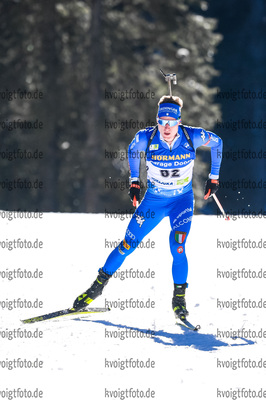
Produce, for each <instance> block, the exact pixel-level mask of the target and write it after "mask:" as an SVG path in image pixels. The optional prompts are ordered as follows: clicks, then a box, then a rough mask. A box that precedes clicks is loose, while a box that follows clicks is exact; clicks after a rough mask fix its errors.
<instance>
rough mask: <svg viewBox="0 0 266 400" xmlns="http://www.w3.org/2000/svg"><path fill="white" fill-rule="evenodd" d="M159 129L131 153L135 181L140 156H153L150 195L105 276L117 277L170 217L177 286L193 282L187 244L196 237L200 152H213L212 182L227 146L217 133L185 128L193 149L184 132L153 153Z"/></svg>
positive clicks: (140, 138)
mask: <svg viewBox="0 0 266 400" xmlns="http://www.w3.org/2000/svg"><path fill="white" fill-rule="evenodd" d="M154 129H156V128H154V127H149V128H146V129H143V130H141V131H139V132H137V134H136V135H135V137H134V139H133V140H132V142H131V144H130V145H129V149H128V158H129V166H130V171H131V180H132V181H134V180H138V179H139V168H140V152H141V151H144V152H145V151H147V156H146V168H147V182H148V184H147V187H148V188H147V191H146V194H145V196H144V198H143V200H142V202H141V204H140V205H139V207H138V208H137V209H136V211H135V213H134V215H133V216H132V218H131V221H130V222H129V225H128V227H127V230H126V234H125V238H124V240H123V241H121V243H120V244H119V246H118V247H116V248H115V249H114V250H113V251H112V252H111V253H110V255H109V257H108V258H107V260H106V263H105V265H104V267H103V271H104V272H106V273H107V274H109V275H112V274H113V273H114V272H115V271H116V270H117V269H118V268H119V267H120V266H121V265H122V263H123V262H124V260H125V258H126V257H127V256H128V255H129V254H131V253H132V252H133V251H134V250H135V249H136V247H137V246H138V245H139V244H140V242H141V241H142V240H143V238H144V237H145V236H146V235H147V234H148V233H149V232H150V231H151V230H152V229H153V228H155V226H156V225H158V224H159V222H160V221H161V220H162V219H163V218H164V217H167V216H168V217H169V219H170V225H171V232H170V238H169V241H170V249H171V253H172V256H173V264H172V275H173V280H174V283H176V284H183V283H186V281H187V275H188V263H187V257H186V252H185V244H186V240H187V237H188V234H189V231H190V226H191V220H192V216H193V208H194V196H193V191H192V172H193V165H194V159H195V157H196V149H197V148H198V147H200V146H207V147H211V173H210V175H209V176H210V178H213V179H218V178H219V170H220V164H221V154H222V140H221V138H220V137H219V136H217V135H216V134H214V133H213V132H209V131H206V130H204V129H202V128H194V127H190V126H185V129H186V131H187V133H188V134H189V137H190V139H191V141H192V144H193V147H192V146H191V145H190V144H189V141H188V139H187V138H186V136H185V134H184V132H183V130H182V128H181V126H179V127H178V133H177V136H176V138H175V139H174V141H173V142H172V143H171V145H169V144H168V143H167V142H165V141H164V140H163V138H162V137H161V135H160V132H159V130H157V131H156V134H155V136H154V138H153V140H152V142H151V143H150V145H149V148H148V149H147V146H148V144H149V139H150V137H151V134H152V132H153V131H154Z"/></svg>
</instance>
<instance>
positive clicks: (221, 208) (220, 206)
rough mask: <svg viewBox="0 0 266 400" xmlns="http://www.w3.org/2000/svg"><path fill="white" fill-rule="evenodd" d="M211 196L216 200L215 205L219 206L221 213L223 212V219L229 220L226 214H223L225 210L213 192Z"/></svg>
mask: <svg viewBox="0 0 266 400" xmlns="http://www.w3.org/2000/svg"><path fill="white" fill-rule="evenodd" d="M212 197H213V198H214V200H215V201H216V204H217V206H218V207H219V208H220V210H221V213H222V214H223V216H224V218H225V220H226V221H229V220H230V218H229V216H227V215H226V214H225V212H224V209H223V207H222V205H221V203H220V202H219V200H218V199H217V196H216V194H215V193H214V194H213V195H212Z"/></svg>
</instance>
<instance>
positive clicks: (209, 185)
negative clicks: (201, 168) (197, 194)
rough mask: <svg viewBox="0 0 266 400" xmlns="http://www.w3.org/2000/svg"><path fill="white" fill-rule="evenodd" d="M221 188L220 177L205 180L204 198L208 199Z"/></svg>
mask: <svg viewBox="0 0 266 400" xmlns="http://www.w3.org/2000/svg"><path fill="white" fill-rule="evenodd" d="M218 189H219V180H218V179H208V180H207V181H206V182H205V193H204V194H205V196H204V199H205V200H207V199H208V198H209V197H211V196H212V195H213V194H214V193H216V192H217V190H218Z"/></svg>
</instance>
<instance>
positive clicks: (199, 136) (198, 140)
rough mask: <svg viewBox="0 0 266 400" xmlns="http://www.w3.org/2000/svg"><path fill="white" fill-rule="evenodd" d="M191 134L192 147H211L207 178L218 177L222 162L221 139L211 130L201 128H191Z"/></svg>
mask: <svg viewBox="0 0 266 400" xmlns="http://www.w3.org/2000/svg"><path fill="white" fill-rule="evenodd" d="M192 130H193V131H192V132H189V134H190V135H191V133H192V135H191V139H192V142H193V144H194V148H195V149H197V148H198V147H200V146H206V147H210V148H211V173H210V175H209V178H211V179H219V172H220V166H221V162H222V151H223V141H222V139H221V138H220V137H219V136H218V135H216V134H215V133H213V132H210V131H206V130H205V129H202V128H192Z"/></svg>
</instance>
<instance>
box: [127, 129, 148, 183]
mask: <svg viewBox="0 0 266 400" xmlns="http://www.w3.org/2000/svg"><path fill="white" fill-rule="evenodd" d="M148 141H149V139H148V136H147V132H146V130H141V131H139V132H138V133H136V135H135V137H134V139H133V140H132V142H131V143H130V145H129V147H128V163H129V169H130V177H131V181H134V180H135V181H136V180H139V168H140V160H141V155H140V153H141V152H142V151H144V152H145V151H146V148H147V145H148Z"/></svg>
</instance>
